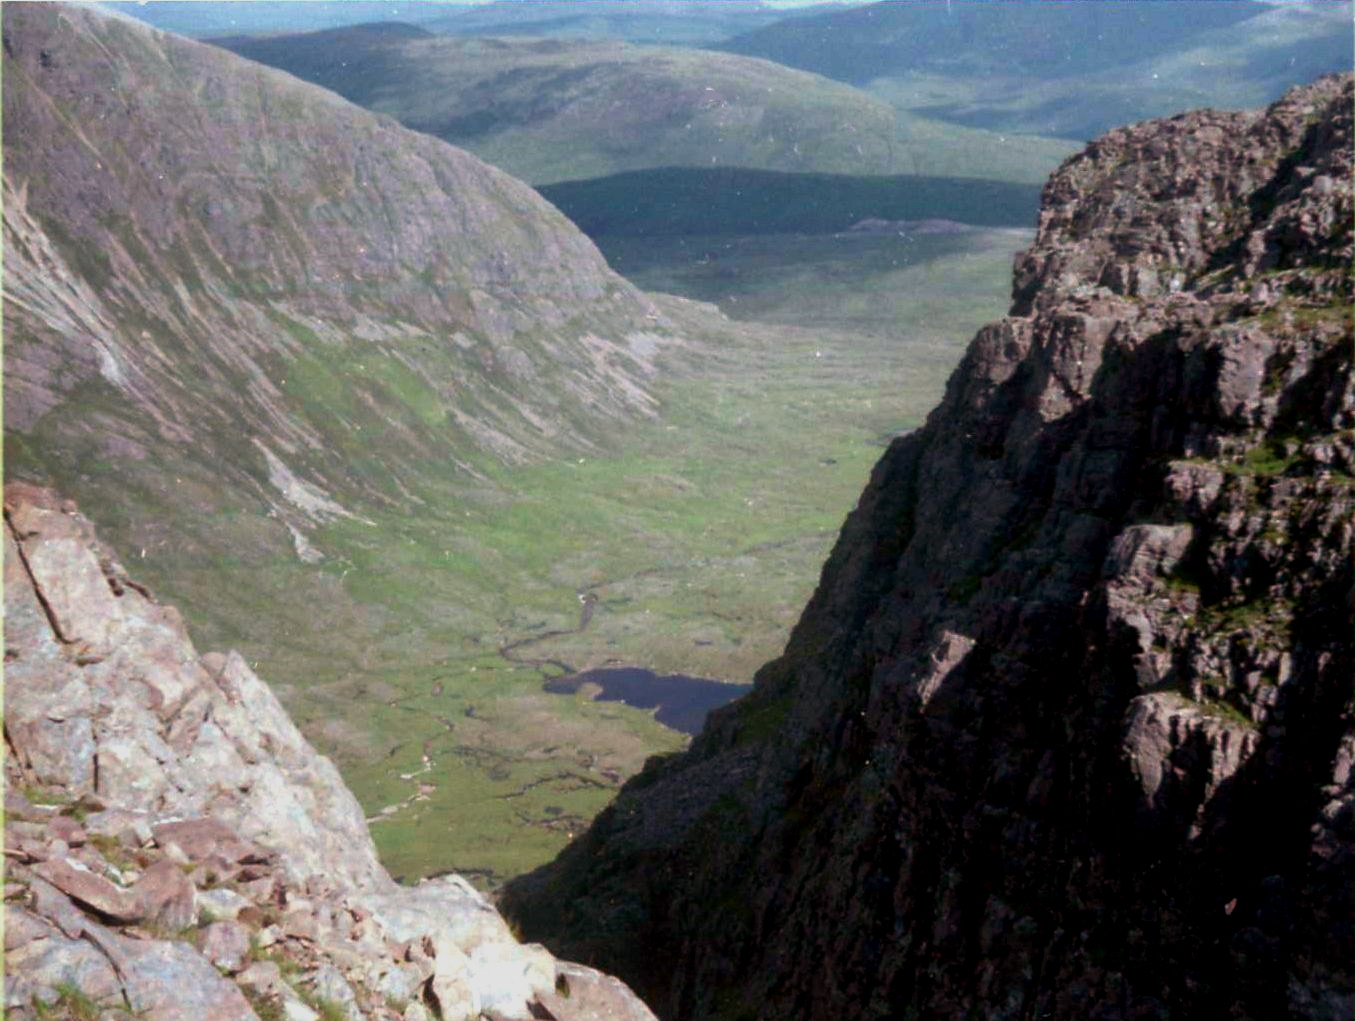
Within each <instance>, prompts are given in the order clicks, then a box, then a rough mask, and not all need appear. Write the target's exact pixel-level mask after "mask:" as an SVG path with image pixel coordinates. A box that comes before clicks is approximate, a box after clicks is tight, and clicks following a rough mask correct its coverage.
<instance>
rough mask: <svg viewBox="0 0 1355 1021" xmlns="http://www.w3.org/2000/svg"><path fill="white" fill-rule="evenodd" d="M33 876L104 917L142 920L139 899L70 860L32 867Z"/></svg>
mask: <svg viewBox="0 0 1355 1021" xmlns="http://www.w3.org/2000/svg"><path fill="white" fill-rule="evenodd" d="M33 872H34V874H36V875H38V876H40V877H42V878H43V879H45V880H46V881H47V882H49V883H51V884H52V885H53V886H54V887H56V888H57V889H58V890H60V891H61V892H62V893H64V894H66V895H67V896H68V897H70V898H71V899H73V900H76V901H79V902H80V903H81V904H87V905H88V906H90V907H91V908H93V909H94V910H95V911H97V912H99V913H100V914H101V915H107V916H108V917H110V918H114V919H117V920H119V921H123V922H131V921H135V920H137V919H138V918H140V917H142V912H141V907H140V905H139V904H138V902H137V898H136V896H135V894H134V893H132V891H130V890H124V889H121V888H120V887H117V886H114V885H113V884H112V883H111V882H109V881H108V880H107V879H105V878H104V877H103V876H100V875H96V874H95V873H93V872H91V871H90V870H89V869H88V868H86V867H85V866H83V865H80V864H78V863H77V862H73V861H71V860H70V859H68V858H53V859H50V860H48V861H44V862H39V863H38V864H37V865H35V866H33Z"/></svg>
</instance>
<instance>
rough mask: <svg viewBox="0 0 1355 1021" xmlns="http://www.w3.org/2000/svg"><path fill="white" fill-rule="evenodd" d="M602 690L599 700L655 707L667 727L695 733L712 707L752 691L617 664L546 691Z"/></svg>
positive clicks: (560, 681)
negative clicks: (584, 687) (591, 686)
mask: <svg viewBox="0 0 1355 1021" xmlns="http://www.w3.org/2000/svg"><path fill="white" fill-rule="evenodd" d="M590 682H591V683H593V684H596V685H597V686H598V687H599V688H601V689H602V692H601V694H599V695H598V700H599V701H602V702H624V703H625V704H626V705H628V706H633V707H634V708H636V709H654V708H657V709H658V712H656V713H655V714H654V718H655V719H656V720H658V721H659V722H660V723H662V724H663V725H664V726H665V727H671V728H672V729H673V730H678V731H681V732H682V733H684V734H695V733H697V732H698V731H700V730H701V724H703V723H704V722H705V721H706V714H707V713H709V712H710V711H711V710H712V709H718V708H720V706H722V705H727V704H728V703H730V702H733V701H734V699H736V698H738V697H739V696H740V695H743V694H746V693H747V692H749V691H751V690H752V688H753V686H752V685H751V684H724V683H722V682H720V681H710V680H706V679H705V678H702V677H684V676H683V675H682V674H666V675H661V674H656V673H654V671H652V670H642V669H641V668H639V667H615V668H605V669H599V670H587V671H585V672H584V673H581V674H570V675H569V676H568V677H556V678H554V679H552V680H549V681H547V682H546V685H545V687H546V690H547V691H549V692H551V693H552V694H555V695H572V694H573V693H574V692H576V691H578V690H579V687H580V686H581V685H583V684H587V683H590Z"/></svg>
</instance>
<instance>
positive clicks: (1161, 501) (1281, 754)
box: [503, 77, 1355, 1021]
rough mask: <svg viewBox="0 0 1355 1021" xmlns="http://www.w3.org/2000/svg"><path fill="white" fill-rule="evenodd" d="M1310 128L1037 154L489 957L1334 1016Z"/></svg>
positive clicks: (1331, 796)
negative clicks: (859, 421)
mask: <svg viewBox="0 0 1355 1021" xmlns="http://www.w3.org/2000/svg"><path fill="white" fill-rule="evenodd" d="M1351 108H1352V85H1351V79H1350V78H1349V77H1342V78H1329V79H1324V80H1322V81H1320V82H1318V83H1316V84H1315V85H1313V86H1311V87H1308V88H1304V89H1298V90H1295V91H1293V92H1292V93H1290V94H1289V95H1287V96H1286V97H1285V98H1284V99H1283V100H1282V101H1280V102H1279V103H1277V104H1275V105H1274V106H1272V107H1271V108H1269V109H1267V110H1265V111H1260V112H1255V113H1230V114H1225V113H1218V112H1212V111H1204V112H1201V113H1195V114H1189V115H1184V116H1181V117H1177V118H1173V119H1171V120H1169V121H1160V122H1150V123H1146V124H1141V125H1136V126H1133V127H1129V128H1124V129H1121V130H1117V131H1114V132H1111V133H1110V134H1109V135H1107V136H1105V137H1104V138H1101V139H1099V140H1097V141H1096V142H1094V143H1092V144H1091V145H1090V146H1089V147H1088V149H1087V150H1086V152H1084V153H1083V154H1081V155H1079V156H1075V157H1073V158H1072V159H1070V160H1069V161H1067V162H1066V163H1065V164H1064V165H1063V167H1062V168H1061V169H1060V170H1059V171H1058V172H1057V173H1056V174H1055V175H1054V176H1053V178H1052V179H1051V180H1050V182H1049V184H1048V185H1047V187H1046V189H1045V194H1044V210H1043V212H1042V214H1041V220H1040V230H1039V233H1038V236H1037V238H1036V241H1035V244H1034V245H1033V247H1032V248H1031V249H1030V250H1029V251H1028V252H1027V253H1025V255H1024V256H1022V257H1021V258H1020V259H1019V260H1018V262H1017V266H1016V271H1015V281H1014V294H1013V299H1014V300H1013V305H1012V309H1011V312H1010V315H1009V316H1008V317H1007V318H1006V319H1004V320H1002V321H1001V322H998V323H995V324H992V325H990V326H988V327H985V328H984V329H982V330H981V331H980V332H979V334H978V335H977V336H976V337H975V338H974V340H973V342H972V344H971V345H970V348H969V351H968V353H967V355H966V357H965V359H964V361H963V362H962V364H961V365H960V367H959V369H958V370H957V371H956V372H955V374H954V375H953V376H952V378H951V380H950V383H949V386H948V388H947V393H946V396H945V399H944V401H943V402H942V404H941V406H940V407H939V408H938V409H937V410H936V411H935V412H934V413H933V414H932V416H931V417H930V419H929V420H928V422H927V425H926V426H925V427H924V428H923V429H921V430H919V431H917V432H916V433H913V434H911V435H909V436H907V437H905V438H902V439H899V440H897V441H895V442H894V444H893V445H892V446H891V447H890V449H889V451H888V452H887V453H886V454H885V456H884V457H883V458H882V459H881V461H880V463H879V464H878V466H877V467H876V469H875V472H874V474H873V477H872V479H871V481H870V484H869V485H868V487H867V488H866V491H865V493H864V495H863V496H862V499H861V502H860V505H859V506H858V508H857V510H856V511H855V512H854V513H853V514H852V516H851V517H850V518H849V519H848V521H847V523H846V525H845V527H844V529H843V532H842V535H841V537H840V539H839V541H838V544H837V547H836V549H835V551H834V553H833V555H832V557H831V559H830V561H829V563H828V565H827V567H826V568H825V570H824V574H823V578H822V580H821V583H820V585H819V589H818V591H817V592H816V593H815V595H814V598H813V600H812V601H811V602H810V604H809V606H808V607H807V609H806V610H805V613H804V615H803V617H802V618H801V620H800V623H799V625H798V626H797V627H796V629H795V631H794V633H793V635H792V637H791V640H790V643H789V645H788V646H787V649H786V652H785V654H784V656H783V657H782V658H781V659H779V660H777V661H775V662H773V663H771V664H769V665H768V666H767V667H765V668H764V669H763V670H762V671H761V672H760V673H759V675H758V678H757V683H756V685H755V689H754V691H753V693H752V694H751V695H750V696H748V697H747V698H746V699H744V700H742V702H740V703H736V704H734V705H732V706H730V707H728V708H727V709H724V710H720V711H717V712H716V713H714V714H712V716H711V718H710V720H709V722H708V724H707V726H706V729H705V731H704V732H703V733H702V734H701V735H700V736H699V737H698V738H697V739H696V740H695V741H694V743H693V746H692V748H691V750H690V751H689V752H687V753H685V754H683V755H681V756H677V757H674V758H671V759H668V760H664V761H660V762H657V763H653V764H651V765H650V766H649V767H648V768H647V769H646V770H645V771H644V772H643V773H642V774H641V775H640V776H638V777H636V778H635V779H634V780H632V781H631V782H630V783H629V784H627V786H626V787H625V789H624V790H623V792H622V794H621V795H620V796H619V798H618V799H617V801H616V803H615V804H614V805H613V806H612V807H611V808H609V809H608V810H607V811H606V812H604V813H603V815H601V816H600V817H599V818H598V820H597V821H596V823H595V824H594V826H593V827H592V829H591V830H590V831H589V832H588V834H587V835H585V837H584V838H583V839H580V840H577V841H575V842H574V843H573V844H572V845H571V846H570V847H569V848H568V849H567V850H566V851H565V852H564V853H563V854H562V855H561V857H560V858H559V859H558V860H557V861H556V862H555V863H553V864H551V865H549V866H546V867H544V868H543V869H541V870H539V871H538V873H535V874H533V875H531V876H528V877H524V878H523V879H520V880H518V881H516V882H515V883H514V884H512V885H510V887H509V890H508V891H507V894H506V896H505V898H504V900H503V903H504V905H505V910H506V911H507V912H508V913H509V914H510V915H511V916H512V917H514V918H515V919H516V920H517V921H518V922H519V923H520V924H521V925H522V927H523V930H524V931H525V932H526V934H527V935H528V936H531V937H533V938H537V939H542V940H544V941H545V942H546V943H547V944H548V945H550V946H551V947H552V948H553V949H555V950H556V951H557V952H560V953H566V954H568V955H571V956H577V957H578V958H580V959H583V960H588V961H590V962H594V963H597V964H598V965H600V966H602V967H605V968H607V969H608V970H610V971H613V972H615V973H616V974H618V975H620V976H621V977H623V978H625V979H627V980H628V981H630V982H631V983H633V984H634V985H635V986H636V988H637V989H639V990H640V992H641V993H642V994H644V995H646V996H647V997H649V998H650V1001H651V1002H653V1003H655V1004H657V1005H658V1006H659V1009H660V1010H661V1011H662V1012H663V1013H664V1016H665V1017H667V1018H669V1019H671V1021H685V1019H694V1018H728V1017H747V1018H754V1017H776V1018H778V1019H795V1018H803V1019H817V1018H827V1017H853V1018H863V1019H865V1018H900V1017H917V1018H929V1019H956V1021H958V1019H961V1018H974V1017H983V1018H986V1019H992V1021H1001V1019H1012V1021H1016V1019H1022V1021H1024V1019H1033V1018H1063V1019H1092V1018H1101V1019H1107V1021H1109V1019H1116V1021H1118V1019H1124V1018H1232V1019H1235V1021H1241V1019H1254V1021H1263V1019H1272V1018H1281V1017H1289V1018H1297V1017H1302V1018H1335V1017H1344V1016H1348V1015H1349V1014H1350V1013H1351V1011H1352V1010H1355V968H1352V964H1351V961H1352V959H1351V957H1350V955H1349V953H1348V950H1347V948H1348V947H1349V946H1350V945H1351V942H1352V939H1353V938H1355V834H1352V825H1353V823H1355V798H1353V797H1352V784H1351V772H1352V769H1351V765H1350V764H1351V761H1352V755H1351V752H1350V749H1351V748H1352V747H1355V743H1353V742H1355V733H1353V732H1352V729H1351V728H1352V726H1355V722H1353V721H1355V707H1353V706H1352V685H1351V677H1352V676H1355V654H1353V653H1352V645H1353V644H1355V643H1353V642H1352V634H1355V604H1353V603H1352V599H1353V598H1355V597H1353V596H1352V591H1353V590H1355V385H1353V384H1352V348H1353V347H1355V339H1353V338H1352V332H1351V304H1352V287H1351V267H1352V257H1351V224H1352V201H1351V194H1350V190H1349V188H1348V187H1346V186H1339V187H1338V186H1335V185H1334V184H1332V182H1338V181H1339V182H1349V180H1350V178H1351V162H1352V145H1353V144H1355V143H1353V142H1352V129H1351Z"/></svg>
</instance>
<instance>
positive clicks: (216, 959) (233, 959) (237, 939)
mask: <svg viewBox="0 0 1355 1021" xmlns="http://www.w3.org/2000/svg"><path fill="white" fill-rule="evenodd" d="M198 949H199V950H200V951H201V952H202V956H204V957H205V958H207V960H209V961H211V962H212V963H213V964H214V965H216V966H217V967H218V968H224V969H225V970H226V971H229V972H231V973H232V974H234V973H236V972H238V971H241V970H243V968H244V967H245V960H246V958H247V957H248V956H249V930H248V929H246V928H245V927H244V926H243V925H239V924H237V923H235V922H212V923H211V924H210V925H208V926H207V927H206V928H205V929H203V930H202V935H201V936H200V937H199V938H198Z"/></svg>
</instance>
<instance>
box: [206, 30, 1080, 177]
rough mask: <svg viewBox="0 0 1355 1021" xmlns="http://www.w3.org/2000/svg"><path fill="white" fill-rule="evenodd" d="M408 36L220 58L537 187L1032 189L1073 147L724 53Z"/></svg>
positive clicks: (252, 50)
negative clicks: (715, 184) (617, 183)
mask: <svg viewBox="0 0 1355 1021" xmlns="http://www.w3.org/2000/svg"><path fill="white" fill-rule="evenodd" d="M415 35H416V33H415V32H405V33H397V32H395V31H393V30H392V29H391V28H390V27H389V26H381V27H379V28H372V27H366V26H364V27H355V28H346V29H336V30H330V31H325V32H316V33H307V34H301V35H292V36H284V37H273V38H264V39H238V38H237V39H227V40H222V41H221V45H224V46H226V47H227V48H229V49H231V50H232V51H234V52H235V53H238V54H240V55H241V56H244V57H248V58H250V59H251V60H257V61H260V62H262V63H265V64H269V65H271V66H273V67H278V68H281V69H282V70H285V71H288V72H290V73H292V74H294V75H296V76H298V77H300V78H304V79H306V80H307V81H311V82H314V83H315V84H317V85H322V86H324V87H325V88H328V89H332V90H334V91H335V92H338V93H339V94H340V95H342V96H344V97H346V98H348V99H351V100H352V101H354V102H356V103H359V104H361V105H363V106H366V107H368V108H369V109H372V110H376V111H379V112H381V113H386V114H389V115H391V116H392V117H395V118H396V119H397V120H399V121H400V122H401V123H403V124H404V125H406V126H407V127H411V128H414V129H415V130H418V131H424V132H427V133H429V134H433V135H436V136H438V137H439V138H442V139H445V140H446V141H449V142H452V143H454V144H456V145H459V146H462V147H464V148H466V149H469V150H470V151H472V152H474V153H475V154H476V155H478V156H480V157H482V158H483V159H485V160H488V161H489V162H491V163H494V164H495V165H497V166H500V167H502V168H504V169H505V170H507V171H509V172H510V173H512V174H514V175H515V176H517V177H520V178H523V179H524V180H527V181H530V182H532V183H534V184H546V183H551V182H556V181H563V180H578V179H583V178H594V177H603V176H606V175H610V174H616V173H620V172H623V171H632V170H641V169H648V168H657V167H668V166H684V165H685V166H700V167H712V166H719V167H726V166H737V167H750V168H756V169H762V170H777V171H786V172H800V173H833V174H866V175H890V174H924V175H934V176H959V177H982V178H992V179H998V180H1014V181H1024V182H1029V183H1034V182H1038V181H1041V180H1043V179H1044V177H1045V176H1046V175H1047V174H1048V172H1049V171H1050V170H1051V169H1052V168H1053V167H1054V166H1055V165H1056V164H1057V163H1058V162H1059V160H1060V159H1061V158H1062V157H1063V156H1065V155H1067V154H1068V153H1069V152H1071V150H1072V148H1073V147H1072V146H1071V145H1068V144H1066V143H1064V142H1062V141H1053V140H1048V139H1038V138H1013V137H1010V136H1008V137H1001V136H999V135H995V134H991V133H988V132H983V131H974V130H971V129H967V128H962V127H957V126H955V125H947V124H942V123H940V122H937V121H933V120H928V119H926V118H921V117H917V116H914V115H911V114H906V113H905V114H901V113H899V112H897V111H896V110H895V109H893V108H892V107H891V106H890V105H889V104H887V103H885V102H883V101H881V100H879V99H876V98H873V97H871V96H868V95H866V94H865V93H863V92H861V91H860V90H858V89H855V88H852V87H850V86H847V85H844V84H842V83H840V82H834V81H830V80H829V79H826V78H823V77H821V76H818V75H812V74H807V73H805V72H803V71H796V70H793V69H790V68H785V67H781V66H779V65H777V64H773V63H770V62H768V61H764V60H754V59H750V58H747V57H741V56H735V55H732V54H725V53H713V52H710V51H704V50H693V49H681V48H675V47H646V46H634V45H629V44H625V43H618V42H579V41H569V40H561V39H488V38H486V39H479V38H474V39H466V38H451V37H432V36H425V37H415Z"/></svg>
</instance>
